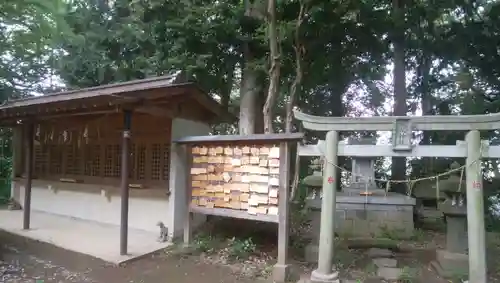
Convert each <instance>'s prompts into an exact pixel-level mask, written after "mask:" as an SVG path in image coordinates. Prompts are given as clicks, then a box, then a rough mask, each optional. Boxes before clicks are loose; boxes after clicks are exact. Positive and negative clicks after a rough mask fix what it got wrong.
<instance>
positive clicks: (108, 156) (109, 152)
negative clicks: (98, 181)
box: [104, 144, 113, 177]
mask: <svg viewBox="0 0 500 283" xmlns="http://www.w3.org/2000/svg"><path fill="white" fill-rule="evenodd" d="M104 177H113V146H112V145H110V144H108V145H106V147H104Z"/></svg>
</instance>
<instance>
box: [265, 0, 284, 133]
mask: <svg viewBox="0 0 500 283" xmlns="http://www.w3.org/2000/svg"><path fill="white" fill-rule="evenodd" d="M267 3H268V4H267V17H268V33H269V51H270V58H269V61H270V62H269V64H270V67H269V89H268V91H267V97H266V103H265V104H264V109H263V111H262V112H263V114H264V132H266V133H272V132H274V130H273V118H274V115H273V110H274V106H275V104H276V99H277V97H278V91H279V85H280V68H281V66H280V51H279V46H278V45H279V43H278V41H279V38H278V28H277V23H276V0H268V2H267Z"/></svg>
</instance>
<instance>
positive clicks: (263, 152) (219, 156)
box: [191, 145, 280, 215]
mask: <svg viewBox="0 0 500 283" xmlns="http://www.w3.org/2000/svg"><path fill="white" fill-rule="evenodd" d="M279 158H280V148H279V146H277V145H264V146H262V145H259V146H195V147H192V167H191V188H192V190H191V205H192V206H194V207H196V206H197V207H205V208H225V209H233V210H239V211H246V212H247V213H248V214H251V215H277V214H278V191H279V173H280V172H279V167H280V160H279Z"/></svg>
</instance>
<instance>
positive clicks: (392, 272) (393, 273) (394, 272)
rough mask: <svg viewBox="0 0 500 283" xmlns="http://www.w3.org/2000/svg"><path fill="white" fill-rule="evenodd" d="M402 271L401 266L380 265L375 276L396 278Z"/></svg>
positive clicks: (386, 278)
mask: <svg viewBox="0 0 500 283" xmlns="http://www.w3.org/2000/svg"><path fill="white" fill-rule="evenodd" d="M402 273H403V271H402V270H401V268H395V267H381V268H379V269H378V270H377V276H379V277H382V278H383V279H385V280H398V279H399V278H401V274H402Z"/></svg>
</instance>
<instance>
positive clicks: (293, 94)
mask: <svg viewBox="0 0 500 283" xmlns="http://www.w3.org/2000/svg"><path fill="white" fill-rule="evenodd" d="M305 13H306V5H305V3H304V1H300V10H299V15H298V16H297V23H296V25H295V46H294V49H295V79H294V80H293V83H292V86H291V87H290V97H289V98H288V102H287V104H286V119H285V132H286V133H291V132H292V128H293V107H294V106H295V100H296V98H297V93H298V92H299V91H300V87H301V85H302V78H303V76H304V72H303V70H302V58H303V55H304V53H305V47H304V45H303V44H302V41H301V38H300V27H301V26H302V23H303V21H304V16H305ZM299 131H300V130H299ZM299 145H300V142H299V143H298V144H297V150H298V146H299ZM299 175H300V156H299V153H298V151H297V152H296V156H295V163H294V173H293V179H292V191H291V193H290V200H293V199H295V195H296V193H297V189H298V187H299V181H300V180H299V179H300V176H299Z"/></svg>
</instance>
